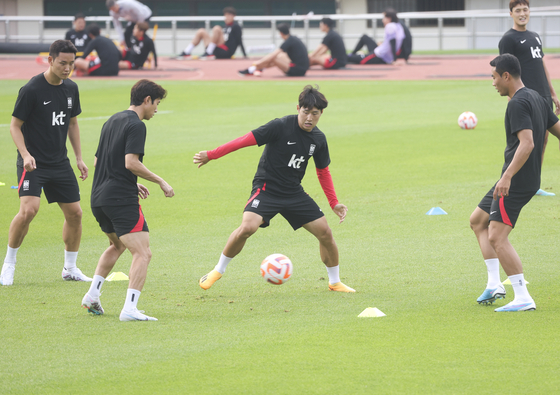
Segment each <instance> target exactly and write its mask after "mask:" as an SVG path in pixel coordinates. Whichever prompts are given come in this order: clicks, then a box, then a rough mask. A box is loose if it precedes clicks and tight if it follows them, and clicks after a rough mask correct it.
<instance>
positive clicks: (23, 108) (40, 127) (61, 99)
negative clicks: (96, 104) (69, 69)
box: [12, 73, 82, 166]
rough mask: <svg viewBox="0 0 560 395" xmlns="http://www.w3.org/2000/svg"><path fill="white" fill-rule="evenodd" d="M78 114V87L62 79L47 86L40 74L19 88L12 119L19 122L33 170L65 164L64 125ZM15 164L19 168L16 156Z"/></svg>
mask: <svg viewBox="0 0 560 395" xmlns="http://www.w3.org/2000/svg"><path fill="white" fill-rule="evenodd" d="M81 112H82V109H81V107H80V94H79V92H78V85H76V83H75V82H74V81H71V80H69V79H66V80H62V84H60V85H51V84H49V83H48V82H47V80H46V78H45V76H44V75H43V73H41V74H39V75H36V76H35V77H33V78H31V79H30V80H29V82H28V83H27V84H25V85H24V86H23V87H21V89H20V90H19V94H18V97H17V100H16V104H15V106H14V112H13V113H12V116H14V117H16V118H17V119H19V120H21V121H23V125H22V127H21V131H22V133H23V137H24V139H25V147H26V148H27V150H28V151H29V153H30V154H31V156H33V157H34V158H35V161H36V163H37V166H41V165H54V164H60V163H61V162H63V161H65V160H68V151H67V150H66V137H67V136H68V125H69V124H70V118H74V117H77V116H78V115H79V114H80V113H81ZM18 164H19V165H23V159H22V157H21V155H20V153H19V152H18Z"/></svg>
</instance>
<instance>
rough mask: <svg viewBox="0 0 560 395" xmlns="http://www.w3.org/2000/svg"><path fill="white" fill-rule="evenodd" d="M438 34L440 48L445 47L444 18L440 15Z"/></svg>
mask: <svg viewBox="0 0 560 395" xmlns="http://www.w3.org/2000/svg"><path fill="white" fill-rule="evenodd" d="M437 27H438V36H439V50H440V51H441V50H442V49H443V18H442V17H439V18H438V20H437Z"/></svg>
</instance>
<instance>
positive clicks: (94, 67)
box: [88, 63, 101, 73]
mask: <svg viewBox="0 0 560 395" xmlns="http://www.w3.org/2000/svg"><path fill="white" fill-rule="evenodd" d="M100 67H101V63H99V64H96V65H95V66H93V67H90V68H89V69H88V73H91V72H92V71H95V70H97V69H98V68H100Z"/></svg>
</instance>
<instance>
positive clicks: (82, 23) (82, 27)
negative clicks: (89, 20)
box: [65, 12, 91, 52]
mask: <svg viewBox="0 0 560 395" xmlns="http://www.w3.org/2000/svg"><path fill="white" fill-rule="evenodd" d="M65 40H68V41H72V44H74V46H75V47H76V49H77V50H78V52H83V51H84V49H85V47H86V46H87V45H88V44H89V42H90V41H91V38H89V36H88V34H87V31H86V16H85V15H84V14H82V13H81V12H79V13H77V14H76V16H75V17H74V28H73V29H70V30H68V31H67V32H66V38H65Z"/></svg>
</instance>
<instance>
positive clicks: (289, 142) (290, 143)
mask: <svg viewBox="0 0 560 395" xmlns="http://www.w3.org/2000/svg"><path fill="white" fill-rule="evenodd" d="M295 143H297V141H294V142H293V143H292V142H291V141H288V145H294V144H295Z"/></svg>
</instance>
